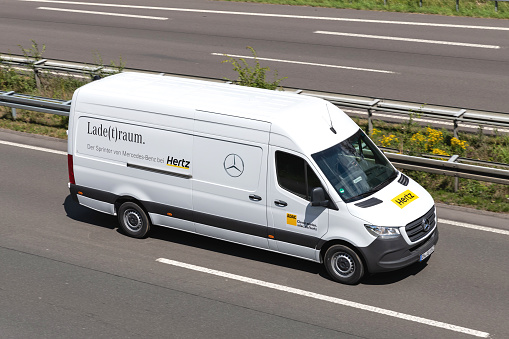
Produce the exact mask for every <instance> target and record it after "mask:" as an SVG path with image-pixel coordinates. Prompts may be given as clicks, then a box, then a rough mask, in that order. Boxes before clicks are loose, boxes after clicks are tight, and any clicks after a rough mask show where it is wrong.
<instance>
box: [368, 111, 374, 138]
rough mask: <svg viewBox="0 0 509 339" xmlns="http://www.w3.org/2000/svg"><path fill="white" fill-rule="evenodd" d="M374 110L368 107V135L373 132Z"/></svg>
mask: <svg viewBox="0 0 509 339" xmlns="http://www.w3.org/2000/svg"><path fill="white" fill-rule="evenodd" d="M372 117H373V110H372V109H371V108H368V135H371V134H373V119H372Z"/></svg>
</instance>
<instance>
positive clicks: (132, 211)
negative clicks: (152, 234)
mask: <svg viewBox="0 0 509 339" xmlns="http://www.w3.org/2000/svg"><path fill="white" fill-rule="evenodd" d="M118 222H119V224H120V228H121V229H122V231H123V232H124V233H125V234H127V235H128V236H130V237H133V238H138V239H140V238H144V237H145V236H146V235H147V234H148V232H149V231H150V220H149V219H148V217H147V214H146V213H145V211H144V210H143V209H142V208H141V207H140V206H138V205H137V204H135V203H133V202H125V203H123V204H122V205H121V206H120V208H119V209H118Z"/></svg>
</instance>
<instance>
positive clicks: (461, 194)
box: [354, 118, 509, 213]
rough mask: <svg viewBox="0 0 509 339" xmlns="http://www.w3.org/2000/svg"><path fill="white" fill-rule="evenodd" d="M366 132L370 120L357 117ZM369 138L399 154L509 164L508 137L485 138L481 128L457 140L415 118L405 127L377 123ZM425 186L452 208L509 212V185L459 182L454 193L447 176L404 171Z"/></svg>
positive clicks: (452, 184)
mask: <svg viewBox="0 0 509 339" xmlns="http://www.w3.org/2000/svg"><path fill="white" fill-rule="evenodd" d="M354 120H355V121H356V122H357V124H358V125H359V126H361V127H362V128H363V129H364V130H367V125H368V123H367V121H366V120H363V119H357V118H354ZM370 137H371V138H372V140H373V141H374V142H375V143H376V144H377V145H378V146H382V147H387V148H392V149H395V150H397V151H398V152H399V153H402V154H408V155H414V156H422V155H423V154H433V155H435V156H437V158H438V159H442V160H447V159H446V158H440V155H443V156H449V155H455V154H456V155H459V156H461V157H465V158H470V159H476V160H485V161H492V162H499V163H503V164H509V135H499V134H498V133H495V135H486V134H484V133H483V131H482V129H479V130H478V132H477V133H475V134H469V133H460V134H459V135H458V138H455V137H454V136H453V134H452V132H451V131H448V130H445V129H441V130H438V129H434V128H431V127H429V126H428V127H422V126H419V125H417V124H416V123H415V122H414V121H413V120H412V119H410V120H409V121H408V122H407V123H403V124H389V123H385V122H380V121H377V122H376V127H375V128H373V132H372V133H371V135H370ZM403 172H405V174H407V175H408V176H410V177H411V178H413V179H414V180H416V181H417V182H418V183H420V184H421V185H423V186H424V187H426V189H427V190H428V191H429V192H430V193H431V195H432V196H433V198H434V199H435V201H437V202H443V203H446V204H451V205H462V206H469V207H473V208H477V209H483V210H488V211H493V212H505V213H508V212H509V185H501V184H492V183H487V182H482V181H476V180H469V179H463V178H460V179H459V189H458V192H457V193H454V180H455V178H453V177H450V176H445V175H439V174H432V173H425V172H417V171H403Z"/></svg>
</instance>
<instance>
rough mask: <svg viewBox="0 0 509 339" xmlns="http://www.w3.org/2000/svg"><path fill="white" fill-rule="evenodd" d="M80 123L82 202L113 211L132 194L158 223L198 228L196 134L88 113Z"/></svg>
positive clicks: (77, 158)
mask: <svg viewBox="0 0 509 339" xmlns="http://www.w3.org/2000/svg"><path fill="white" fill-rule="evenodd" d="M106 110H107V109H106ZM76 114H79V113H76ZM127 114H129V113H128V111H127V110H126V115H127ZM145 115H150V114H148V113H145ZM167 120H168V117H167ZM74 122H75V125H74V134H75V136H74V139H75V140H76V142H75V145H74V175H75V178H76V185H77V186H78V187H79V188H80V190H79V191H80V192H81V193H82V195H78V199H79V200H80V203H83V204H84V205H85V206H88V207H91V208H94V209H100V210H101V211H103V212H107V213H111V211H115V210H114V208H113V204H114V202H115V201H117V200H118V199H120V198H132V199H136V200H137V201H139V202H140V203H141V204H142V205H143V206H144V207H145V209H146V210H147V212H148V213H149V215H150V216H151V220H152V221H153V223H155V224H160V225H162V226H168V227H175V228H180V229H184V230H188V231H194V224H193V222H192V220H191V218H190V215H191V214H192V198H191V194H192V192H191V177H192V172H193V163H192V161H191V152H192V143H193V136H192V135H191V134H190V133H181V132H175V131H169V130H165V129H162V128H154V127H151V126H141V125H140V124H137V123H133V122H119V121H115V120H113V119H111V120H110V119H99V118H96V117H92V116H83V115H82V116H80V117H79V118H77V119H75V121H74ZM83 196H84V197H86V199H82V197H83ZM91 199H92V200H91ZM93 200H98V201H99V202H94V201H93ZM108 204H109V205H110V206H108ZM115 212H116V211H115Z"/></svg>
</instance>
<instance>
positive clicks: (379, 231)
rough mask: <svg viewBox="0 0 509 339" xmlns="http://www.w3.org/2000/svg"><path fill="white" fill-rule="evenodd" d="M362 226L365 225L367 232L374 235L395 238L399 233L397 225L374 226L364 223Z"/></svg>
mask: <svg viewBox="0 0 509 339" xmlns="http://www.w3.org/2000/svg"><path fill="white" fill-rule="evenodd" d="M364 227H366V229H367V230H368V232H369V233H371V234H372V235H373V236H375V237H382V238H395V237H398V236H399V235H400V234H401V233H400V232H399V227H389V226H375V225H364Z"/></svg>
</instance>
